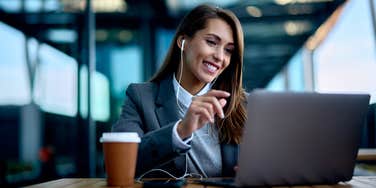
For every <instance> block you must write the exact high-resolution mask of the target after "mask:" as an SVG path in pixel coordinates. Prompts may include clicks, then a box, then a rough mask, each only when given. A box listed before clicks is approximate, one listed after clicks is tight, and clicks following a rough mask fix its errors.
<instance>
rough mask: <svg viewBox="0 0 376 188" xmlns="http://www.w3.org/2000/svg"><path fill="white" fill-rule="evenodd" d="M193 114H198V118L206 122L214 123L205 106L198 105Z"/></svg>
mask: <svg viewBox="0 0 376 188" xmlns="http://www.w3.org/2000/svg"><path fill="white" fill-rule="evenodd" d="M195 114H197V115H199V116H200V119H202V120H205V121H206V122H208V121H209V122H211V123H214V119H213V117H212V116H211V115H210V113H209V111H208V110H207V109H206V108H203V107H198V108H197V109H196V110H195Z"/></svg>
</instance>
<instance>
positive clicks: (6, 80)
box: [0, 22, 31, 105]
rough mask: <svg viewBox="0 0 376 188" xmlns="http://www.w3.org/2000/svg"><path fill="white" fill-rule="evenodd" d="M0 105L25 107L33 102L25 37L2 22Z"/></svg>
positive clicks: (0, 27)
mask: <svg viewBox="0 0 376 188" xmlns="http://www.w3.org/2000/svg"><path fill="white" fill-rule="evenodd" d="M0 41H1V42H0V57H1V61H0V91H1V92H0V105H24V104H28V103H30V101H31V94H30V86H29V78H28V69H27V64H26V58H25V36H24V35H23V34H22V33H21V32H20V31H18V30H16V29H14V28H12V27H10V26H8V25H6V24H4V23H2V22H0Z"/></svg>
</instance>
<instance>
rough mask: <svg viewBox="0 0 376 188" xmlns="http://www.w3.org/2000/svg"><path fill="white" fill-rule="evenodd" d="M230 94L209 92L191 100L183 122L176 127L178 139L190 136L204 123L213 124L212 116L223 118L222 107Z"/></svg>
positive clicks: (215, 91)
mask: <svg viewBox="0 0 376 188" xmlns="http://www.w3.org/2000/svg"><path fill="white" fill-rule="evenodd" d="M229 96H230V93H228V92H225V91H221V90H210V91H209V92H208V93H206V94H205V95H202V96H197V97H194V98H192V103H191V105H190V106H189V108H188V110H187V113H186V114H185V117H184V118H183V120H182V121H181V122H180V123H179V125H178V127H177V132H178V134H179V136H180V138H182V139H184V138H187V137H189V136H191V135H192V133H193V132H194V131H196V130H197V129H200V128H201V127H203V126H204V125H205V124H206V123H208V122H210V123H214V116H215V115H216V114H217V115H218V116H219V117H221V118H224V113H223V107H224V106H225V105H226V103H227V101H226V99H225V98H227V97H229Z"/></svg>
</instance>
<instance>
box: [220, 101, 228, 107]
mask: <svg viewBox="0 0 376 188" xmlns="http://www.w3.org/2000/svg"><path fill="white" fill-rule="evenodd" d="M219 104H221V106H222V108H223V107H225V106H226V104H227V101H226V99H219Z"/></svg>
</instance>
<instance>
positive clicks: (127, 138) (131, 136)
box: [99, 132, 141, 143]
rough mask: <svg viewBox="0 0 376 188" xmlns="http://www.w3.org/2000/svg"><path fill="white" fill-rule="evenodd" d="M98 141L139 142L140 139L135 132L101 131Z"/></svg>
mask: <svg viewBox="0 0 376 188" xmlns="http://www.w3.org/2000/svg"><path fill="white" fill-rule="evenodd" d="M99 142H101V143H103V142H136V143H140V142H141V139H140V137H139V136H138V134H137V133H136V132H110V133H103V134H102V137H101V138H100V139H99Z"/></svg>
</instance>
